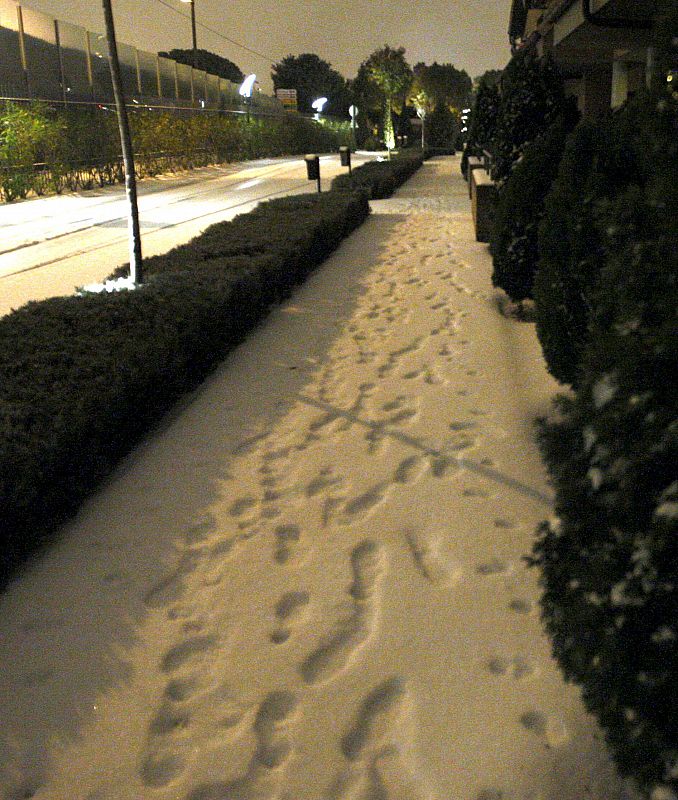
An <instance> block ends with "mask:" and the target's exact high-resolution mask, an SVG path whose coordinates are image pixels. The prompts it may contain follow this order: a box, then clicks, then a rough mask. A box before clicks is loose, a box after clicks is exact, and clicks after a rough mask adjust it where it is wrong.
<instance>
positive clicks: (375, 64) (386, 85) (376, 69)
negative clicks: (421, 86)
mask: <svg viewBox="0 0 678 800" xmlns="http://www.w3.org/2000/svg"><path fill="white" fill-rule="evenodd" d="M365 69H366V72H367V75H368V76H369V79H370V81H371V82H372V83H373V84H374V85H375V86H376V87H377V88H378V89H380V90H381V92H382V94H383V97H384V142H385V144H386V148H387V149H388V152H389V157H390V155H391V150H392V149H393V148H394V147H395V131H394V130H393V117H392V115H391V111H392V108H393V105H394V102H395V103H398V101H400V102H401V103H402V105H404V103H405V99H406V96H407V91H408V89H409V88H410V84H411V83H412V69H411V68H410V65H409V64H408V63H407V61H406V60H405V48H404V47H399V48H397V49H393V48H392V47H389V46H388V45H384V47H382V48H381V49H379V50H375V51H374V53H372V55H371V56H370V57H369V58H368V59H367V61H366V62H365Z"/></svg>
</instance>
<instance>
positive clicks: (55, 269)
mask: <svg viewBox="0 0 678 800" xmlns="http://www.w3.org/2000/svg"><path fill="white" fill-rule="evenodd" d="M375 155H376V154H370V156H361V155H358V154H354V155H353V163H354V165H356V166H357V165H359V164H360V163H363V162H364V161H366V160H370V159H371V158H374V157H375ZM320 171H321V177H322V188H323V189H328V188H329V184H330V180H331V179H332V178H333V177H334V176H335V175H337V174H339V173H341V172H345V171H346V168H345V167H341V166H340V164H339V156H338V155H331V156H322V157H321V159H320ZM137 187H138V195H139V219H140V226H141V235H142V250H143V255H144V256H151V255H156V254H159V253H164V252H166V251H167V250H169V249H170V248H172V247H174V246H175V245H177V244H181V243H183V242H187V241H188V240H189V239H192V238H193V237H194V236H197V235H198V234H199V233H201V232H202V231H203V230H204V229H205V228H206V227H208V226H209V225H211V224H213V223H215V222H220V221H222V220H227V219H232V218H233V217H235V216H237V215H238V214H242V213H245V212H247V211H251V210H252V208H254V207H255V206H256V205H257V203H259V202H260V201H261V200H265V199H268V198H272V197H282V196H283V195H288V194H299V193H303V192H314V191H316V190H317V186H316V182H315V181H309V180H308V179H307V178H306V165H305V163H304V161H303V158H300V157H298V156H296V157H290V158H278V159H264V160H260V161H252V162H247V163H241V164H229V165H225V166H218V167H204V168H201V169H196V170H193V171H191V172H186V173H182V174H180V175H163V176H158V177H156V178H150V179H145V180H143V181H139V183H138V185H137ZM0 231H1V233H0V315H4V314H7V313H9V311H11V310H12V309H15V308H19V307H20V306H22V305H24V304H25V303H27V302H28V301H29V300H43V299H45V298H47V297H55V296H60V295H67V294H72V293H73V291H74V289H75V288H76V287H77V286H82V285H85V284H88V283H93V282H97V281H101V280H103V279H104V278H106V277H107V276H108V275H110V273H111V272H112V271H113V270H114V269H115V268H116V267H117V266H119V265H120V264H124V263H127V262H128V261H129V238H128V234H127V203H126V198H125V191H124V187H123V186H107V187H105V188H103V189H95V190H89V191H84V192H77V193H74V194H64V195H60V196H53V197H44V198H37V199H32V200H25V201H22V202H18V203H13V204H8V205H0Z"/></svg>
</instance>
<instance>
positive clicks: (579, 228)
mask: <svg viewBox="0 0 678 800" xmlns="http://www.w3.org/2000/svg"><path fill="white" fill-rule="evenodd" d="M647 113H650V110H649V109H648V108H647V107H646V105H645V102H644V101H638V102H637V103H636V104H634V105H632V106H631V107H630V108H628V109H626V110H625V111H623V112H621V113H620V114H618V115H617V117H615V118H614V119H609V120H604V121H600V122H590V121H582V122H581V123H580V124H579V125H578V126H577V128H576V129H575V130H574V132H573V134H572V135H571V137H570V139H569V140H568V142H567V145H566V148H565V153H564V155H563V159H562V161H561V164H560V168H559V171H558V176H557V179H556V180H555V182H554V184H553V187H552V190H551V193H550V195H549V196H548V197H547V199H546V202H545V211H544V217H543V221H542V223H541V226H540V229H539V239H538V247H539V265H538V269H537V273H536V276H535V280H534V299H535V311H536V320H537V336H538V337H539V341H540V343H541V346H542V350H543V352H544V358H545V359H546V365H547V367H548V369H549V372H551V374H552V375H553V376H554V377H555V378H556V379H557V380H559V381H561V382H562V383H570V384H573V385H575V384H576V383H577V381H578V374H579V370H580V365H581V360H582V358H583V353H584V351H585V349H586V347H587V345H588V342H589V339H590V333H589V323H590V316H591V310H592V303H593V300H592V296H591V295H592V293H593V292H594V291H595V289H596V286H597V284H598V281H599V277H600V269H601V266H602V264H603V263H604V261H605V258H606V244H607V231H608V230H610V229H614V227H615V226H616V224H617V222H616V220H615V218H614V214H613V213H611V211H610V200H611V198H614V197H615V196H616V195H618V194H619V193H620V192H621V191H623V190H624V188H625V187H626V186H628V185H629V184H631V183H635V184H639V183H640V182H641V181H642V180H644V179H643V178H642V176H641V175H640V173H639V169H640V164H639V160H638V156H639V151H638V145H639V143H640V142H639V127H638V126H639V125H641V124H643V116H644V115H645V114H647Z"/></svg>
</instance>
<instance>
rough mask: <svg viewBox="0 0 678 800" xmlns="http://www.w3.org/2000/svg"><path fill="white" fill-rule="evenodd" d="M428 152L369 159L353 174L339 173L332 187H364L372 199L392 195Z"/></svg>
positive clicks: (414, 170)
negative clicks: (378, 159) (383, 159)
mask: <svg viewBox="0 0 678 800" xmlns="http://www.w3.org/2000/svg"><path fill="white" fill-rule="evenodd" d="M428 156H429V154H428V153H427V152H425V151H424V152H419V153H416V154H415V155H409V154H407V155H401V156H396V157H395V158H392V159H391V160H390V161H368V162H367V164H362V165H361V166H360V167H356V168H355V169H354V170H353V174H352V175H350V176H349V175H347V174H343V175H337V177H336V178H334V180H333V181H332V189H334V190H339V191H355V190H356V189H363V190H364V191H367V192H368V193H369V196H370V198H371V199H372V200H382V199H384V198H386V197H390V196H391V195H392V194H393V192H395V190H396V189H397V188H398V187H399V186H401V185H402V184H403V183H405V181H406V180H407V179H408V178H409V177H411V176H412V175H413V174H414V173H415V172H416V171H417V170H418V169H419V167H421V165H422V164H423V163H424V161H425V160H426V159H427V158H428Z"/></svg>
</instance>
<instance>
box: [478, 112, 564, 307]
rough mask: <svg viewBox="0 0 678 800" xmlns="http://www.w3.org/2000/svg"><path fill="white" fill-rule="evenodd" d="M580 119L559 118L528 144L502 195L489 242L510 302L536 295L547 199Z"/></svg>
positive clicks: (498, 282) (495, 275)
mask: <svg viewBox="0 0 678 800" xmlns="http://www.w3.org/2000/svg"><path fill="white" fill-rule="evenodd" d="M575 120H576V111H575V112H574V113H570V114H568V115H567V116H564V117H560V118H559V119H557V120H556V121H555V122H554V123H553V124H552V125H551V127H550V128H548V130H547V131H546V132H545V133H544V135H543V136H540V137H539V138H537V139H536V140H535V141H534V142H531V143H530V144H528V145H527V146H526V147H525V152H524V154H523V157H522V159H521V160H520V161H519V162H518V164H516V166H515V168H514V170H513V172H512V173H511V175H510V176H509V178H508V180H507V181H506V183H505V184H504V186H503V187H502V190H501V192H500V194H499V202H498V204H497V210H496V213H495V218H494V230H493V234H492V242H491V245H490V252H491V253H492V262H493V272H492V283H493V285H494V286H498V287H500V288H501V289H503V290H504V291H505V292H506V294H507V295H508V296H509V297H510V298H511V300H514V301H517V302H522V301H523V300H526V299H528V298H531V297H532V285H533V282H534V275H535V272H536V270H537V262H538V247H537V232H538V229H539V222H540V221H541V218H542V216H543V215H544V200H545V198H546V195H547V194H548V192H549V189H550V188H551V185H552V183H553V181H554V179H555V177H556V174H557V171H558V164H559V163H560V159H561V157H562V155H563V149H564V147H565V140H566V138H567V134H568V133H569V132H570V131H571V130H572V127H573V125H574V122H575Z"/></svg>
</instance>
